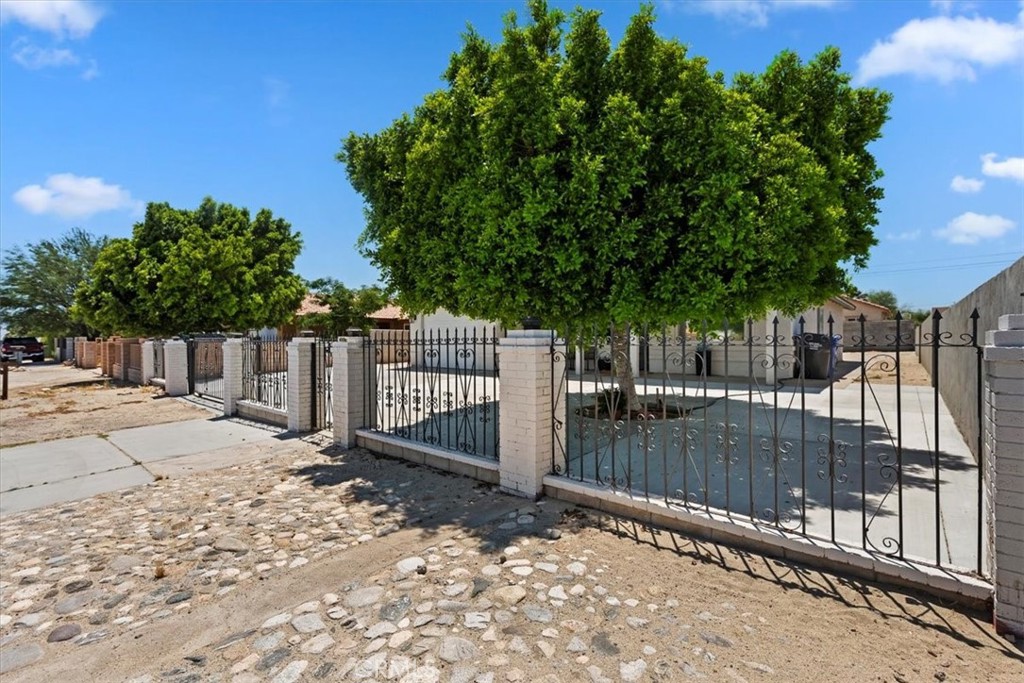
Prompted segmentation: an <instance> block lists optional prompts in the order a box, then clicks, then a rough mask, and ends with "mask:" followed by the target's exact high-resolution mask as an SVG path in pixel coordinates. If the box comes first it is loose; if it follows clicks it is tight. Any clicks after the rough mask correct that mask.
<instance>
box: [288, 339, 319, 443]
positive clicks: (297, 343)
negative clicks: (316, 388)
mask: <svg viewBox="0 0 1024 683" xmlns="http://www.w3.org/2000/svg"><path fill="white" fill-rule="evenodd" d="M315 343H316V340H315V339H313V338H312V337H296V338H295V339H292V340H291V341H290V342H288V431H289V432H308V431H310V430H311V429H312V428H313V372H312V371H311V370H310V366H311V364H312V362H313V345H314V344H315Z"/></svg>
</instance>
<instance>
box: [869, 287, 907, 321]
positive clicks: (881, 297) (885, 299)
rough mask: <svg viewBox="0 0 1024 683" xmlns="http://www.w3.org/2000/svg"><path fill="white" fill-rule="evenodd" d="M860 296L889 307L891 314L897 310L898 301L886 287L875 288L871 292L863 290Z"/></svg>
mask: <svg viewBox="0 0 1024 683" xmlns="http://www.w3.org/2000/svg"><path fill="white" fill-rule="evenodd" d="M860 298H861V299H864V300H866V301H870V302H871V303H873V304H878V305H879V306H885V307H886V308H888V309H889V311H890V312H891V314H892V315H895V314H896V311H897V310H899V303H898V302H897V300H896V295H895V294H893V293H892V292H891V291H889V290H888V289H876V290H874V291H871V292H865V293H864V294H861V296H860Z"/></svg>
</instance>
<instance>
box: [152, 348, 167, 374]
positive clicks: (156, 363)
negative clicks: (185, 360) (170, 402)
mask: <svg viewBox="0 0 1024 683" xmlns="http://www.w3.org/2000/svg"><path fill="white" fill-rule="evenodd" d="M152 348H153V377H156V378H158V379H164V340H163V339H154V340H153V347H152Z"/></svg>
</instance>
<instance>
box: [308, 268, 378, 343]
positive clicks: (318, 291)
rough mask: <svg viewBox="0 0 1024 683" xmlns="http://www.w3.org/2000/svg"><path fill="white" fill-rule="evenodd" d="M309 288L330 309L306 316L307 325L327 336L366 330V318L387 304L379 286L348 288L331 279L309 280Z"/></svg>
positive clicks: (367, 322) (367, 326)
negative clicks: (318, 329) (348, 331)
mask: <svg viewBox="0 0 1024 683" xmlns="http://www.w3.org/2000/svg"><path fill="white" fill-rule="evenodd" d="M309 289H310V291H312V292H313V293H314V294H315V295H316V298H317V300H318V301H319V302H320V303H321V304H324V305H326V306H328V307H330V309H331V310H330V311H329V312H327V313H314V314H313V315H310V316H306V318H307V324H309V325H310V326H312V327H319V328H321V329H322V330H324V332H326V333H327V334H328V335H330V336H336V335H340V334H342V333H344V332H345V330H347V329H349V328H352V327H358V328H360V329H362V330H367V329H369V328H370V324H371V322H370V319H369V317H368V316H369V315H370V314H371V313H373V312H374V311H377V310H379V309H381V308H383V307H384V306H386V305H387V304H388V298H387V296H385V294H384V290H382V289H381V288H380V287H375V286H369V287H365V286H364V287H359V288H358V289H351V288H349V287H346V286H345V285H344V284H343V283H341V282H339V281H338V280H336V279H334V278H330V277H327V278H319V279H317V280H311V281H310V282H309Z"/></svg>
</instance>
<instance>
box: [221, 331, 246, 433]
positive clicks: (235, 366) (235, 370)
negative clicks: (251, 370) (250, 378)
mask: <svg viewBox="0 0 1024 683" xmlns="http://www.w3.org/2000/svg"><path fill="white" fill-rule="evenodd" d="M245 344H246V341H245V340H244V339H238V338H231V339H225V340H224V347H223V349H224V361H223V362H224V415H226V416H228V417H230V416H232V415H234V414H235V413H237V412H238V402H239V401H240V400H242V356H243V355H244V353H245Z"/></svg>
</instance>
